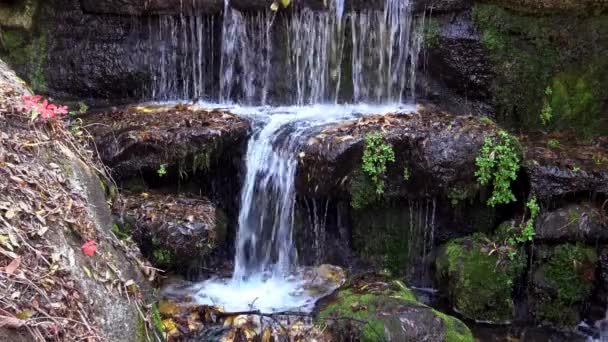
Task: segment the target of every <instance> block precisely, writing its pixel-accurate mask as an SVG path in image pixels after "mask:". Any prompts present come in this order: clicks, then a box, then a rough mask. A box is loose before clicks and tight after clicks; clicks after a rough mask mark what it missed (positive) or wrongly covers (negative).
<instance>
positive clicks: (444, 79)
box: [425, 11, 492, 103]
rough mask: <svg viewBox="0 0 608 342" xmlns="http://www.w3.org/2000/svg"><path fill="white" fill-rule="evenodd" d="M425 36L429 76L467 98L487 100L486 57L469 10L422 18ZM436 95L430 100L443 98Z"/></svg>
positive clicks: (487, 67) (489, 96)
mask: <svg viewBox="0 0 608 342" xmlns="http://www.w3.org/2000/svg"><path fill="white" fill-rule="evenodd" d="M425 39H426V43H427V44H426V51H427V58H428V62H427V63H428V64H429V65H432V68H428V72H429V73H430V76H431V77H433V78H434V79H435V80H437V81H438V82H441V84H443V85H444V86H445V87H447V88H448V89H449V90H451V91H452V92H454V93H455V94H457V95H459V96H462V97H464V98H466V99H467V100H468V101H475V100H479V101H485V102H489V101H490V99H491V94H490V90H491V81H492V70H491V67H490V61H489V60H488V58H487V53H486V51H485V48H484V46H483V44H482V41H481V39H482V37H481V35H480V34H479V32H478V31H477V29H476V28H475V25H474V23H473V20H472V18H471V13H470V12H468V11H465V12H461V13H457V14H452V13H449V14H440V15H436V16H432V17H431V18H429V19H428V20H427V21H426V22H425ZM436 97H437V99H435V98H433V101H434V102H437V103H441V102H442V101H445V100H444V99H442V96H436ZM435 100H436V101H435Z"/></svg>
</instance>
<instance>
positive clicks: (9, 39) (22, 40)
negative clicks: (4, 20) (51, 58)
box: [0, 30, 32, 67]
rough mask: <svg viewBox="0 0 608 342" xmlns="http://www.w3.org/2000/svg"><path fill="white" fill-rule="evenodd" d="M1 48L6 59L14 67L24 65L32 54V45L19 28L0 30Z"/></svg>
mask: <svg viewBox="0 0 608 342" xmlns="http://www.w3.org/2000/svg"><path fill="white" fill-rule="evenodd" d="M0 32H1V33H2V35H1V38H2V39H1V40H0V41H1V42H2V48H3V50H4V51H5V53H6V54H5V55H4V57H5V58H6V61H7V62H8V63H9V64H11V65H13V66H16V67H23V66H25V65H26V64H27V63H28V62H29V60H30V56H31V55H32V45H31V44H29V43H28V38H27V34H26V33H24V32H22V31H19V30H4V31H0Z"/></svg>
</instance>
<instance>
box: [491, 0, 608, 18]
mask: <svg viewBox="0 0 608 342" xmlns="http://www.w3.org/2000/svg"><path fill="white" fill-rule="evenodd" d="M492 2H495V3H497V4H499V5H501V6H504V7H506V8H510V9H513V10H517V11H520V12H524V13H537V14H551V13H572V12H576V13H586V14H587V15H590V14H594V13H600V12H603V11H605V10H606V9H608V3H607V2H606V1H602V0H600V1H597V0H577V1H572V0H492Z"/></svg>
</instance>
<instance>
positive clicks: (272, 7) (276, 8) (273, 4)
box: [270, 1, 279, 12]
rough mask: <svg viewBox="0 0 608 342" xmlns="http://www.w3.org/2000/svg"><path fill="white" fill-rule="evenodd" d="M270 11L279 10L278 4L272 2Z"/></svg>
mask: <svg viewBox="0 0 608 342" xmlns="http://www.w3.org/2000/svg"><path fill="white" fill-rule="evenodd" d="M270 10H271V11H273V12H276V11H278V10H279V3H278V2H276V1H275V2H273V3H272V5H270Z"/></svg>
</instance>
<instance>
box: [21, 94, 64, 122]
mask: <svg viewBox="0 0 608 342" xmlns="http://www.w3.org/2000/svg"><path fill="white" fill-rule="evenodd" d="M21 109H23V110H26V111H28V112H30V113H31V114H32V120H33V119H36V118H37V117H41V118H42V119H44V120H48V119H53V118H56V117H58V116H61V115H64V114H67V113H68V107H66V106H57V105H55V104H53V103H50V102H49V101H48V100H47V99H42V96H40V95H35V96H24V97H23V105H22V107H21Z"/></svg>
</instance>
